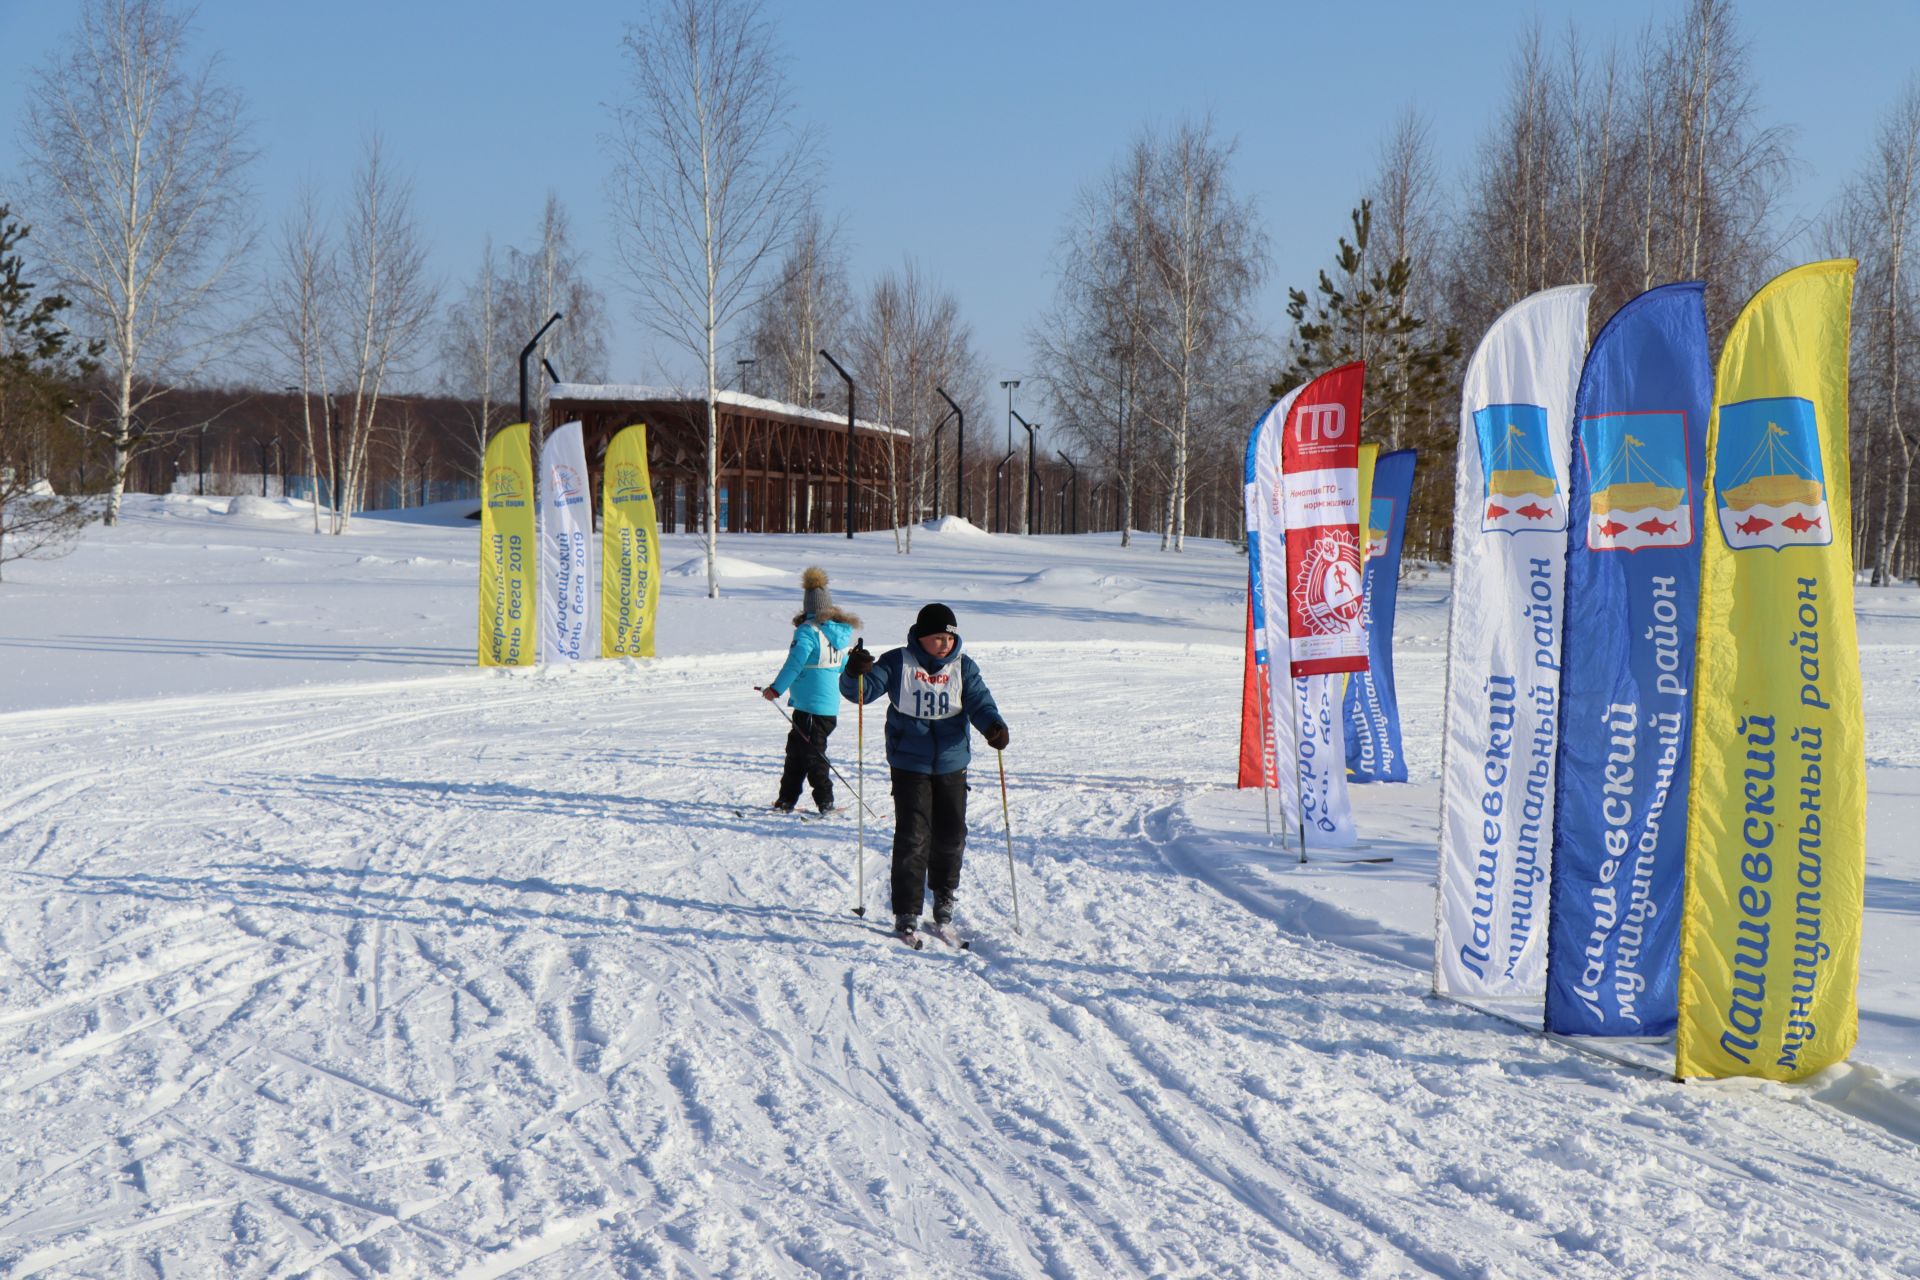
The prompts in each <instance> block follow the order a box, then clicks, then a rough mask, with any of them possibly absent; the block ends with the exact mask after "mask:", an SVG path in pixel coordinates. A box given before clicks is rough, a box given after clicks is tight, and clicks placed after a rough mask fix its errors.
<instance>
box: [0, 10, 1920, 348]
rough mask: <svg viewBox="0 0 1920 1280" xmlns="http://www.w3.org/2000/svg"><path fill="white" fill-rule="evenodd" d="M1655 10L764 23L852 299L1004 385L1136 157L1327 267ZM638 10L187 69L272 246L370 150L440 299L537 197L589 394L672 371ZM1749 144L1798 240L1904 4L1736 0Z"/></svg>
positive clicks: (247, 33)
mask: <svg viewBox="0 0 1920 1280" xmlns="http://www.w3.org/2000/svg"><path fill="white" fill-rule="evenodd" d="M1676 8H1677V5H1676V4H1675V3H1673V2H1672V0H1662V2H1653V0H1619V2H1618V3H1615V4H1612V5H1608V6H1596V5H1581V4H1574V3H1564V2H1561V0H1540V2H1539V3H1501V2H1493V0H1476V2H1471V3H1458V2H1457V3H1452V4H1433V3H1430V2H1429V3H1410V2H1402V0H1388V2H1386V3H1376V4H1373V5H1369V6H1364V7H1363V6H1359V5H1352V6H1338V7H1336V6H1331V5H1305V4H1282V3H1267V4H1195V5H1184V6H1175V5H1170V4H1166V3H1138V4H1136V3H1109V4H1093V3H1053V4H1033V3H1027V4H1014V3H1000V2H998V0H986V2H976V3H972V4H968V5H925V4H923V5H908V4H901V3H892V4H885V3H866V2H864V0H846V2H843V3H839V4H835V5H831V6H829V5H824V4H801V3H786V4H780V3H774V4H770V5H769V13H771V14H772V15H773V17H774V19H775V21H776V22H777V23H778V25H779V38H780V41H781V43H782V45H783V46H784V48H785V50H786V52H787V55H788V57H789V67H788V70H789V73H790V76H791V79H792V82H793V85H794V89H795V96H796V98H797V102H798V108H799V111H800V113H801V114H802V115H803V116H804V117H805V118H806V119H807V120H808V121H810V122H812V123H813V124H814V125H815V126H816V127H817V128H818V129H819V131H820V133H821V135H822V137H823V139H824V141H825V144H826V154H827V158H828V166H827V171H826V184H825V192H824V196H823V200H822V203H823V207H824V208H825V209H826V210H827V211H828V213H829V214H830V215H837V216H839V217H841V218H842V219H843V220H844V234H845V237H846V243H847V246H848V248H849V250H850V257H851V263H852V267H853V275H854V283H855V287H856V288H858V287H860V286H861V284H862V283H863V282H865V281H866V280H868V279H870V278H871V277H872V275H873V274H874V273H875V272H877V271H878V270H881V269H883V268H884V267H886V266H887V265H889V264H895V263H898V262H900V261H901V260H902V259H903V258H904V257H906V256H907V255H912V256H913V257H915V258H917V259H918V260H919V262H920V264H921V266H922V267H923V269H924V270H926V271H927V272H928V273H929V274H930V275H931V276H932V277H933V278H934V279H936V280H938V281H939V282H941V283H943V284H945V285H946V286H947V287H949V288H951V289H952V290H953V291H954V292H955V293H956V294H957V295H958V297H959V299H960V301H961V305H962V307H963V309H964V310H965V313H966V315H967V317H968V318H969V320H970V321H971V323H972V324H973V326H974V331H975V335H976V338H977V340H978V343H979V346H980V348H981V350H982V352H983V354H984V355H985V356H986V358H987V360H988V362H989V364H990V367H991V369H992V370H993V373H994V376H995V377H996V378H997V377H1005V376H1019V374H1020V373H1022V372H1023V371H1024V366H1025V364H1026V340H1025V334H1026V331H1027V328H1028V326H1029V325H1030V324H1031V322H1032V321H1033V319H1034V317H1035V316H1036V315H1037V314H1038V313H1039V312H1040V311H1041V309H1042V308H1043V307H1044V306H1045V305H1046V303H1047V300H1048V297H1049V293H1050V289H1051V281H1050V278H1049V269H1050V265H1051V261H1052V255H1053V251H1054V246H1055V244H1056V242H1057V240H1058V237H1059V233H1060V229H1061V226H1062V221H1063V218H1064V217H1065V215H1066V212H1067V210H1068V209H1069V207H1070V206H1071V203H1072V200H1073V197H1074V193H1075V191H1076V190H1077V189H1078V188H1079V186H1080V185H1081V184H1082V183H1084V182H1086V181H1087V180H1088V179H1090V178H1092V177H1094V176H1096V175H1097V174H1099V173H1100V172H1101V171H1102V170H1103V169H1104V168H1105V167H1106V166H1107V165H1108V164H1109V163H1110V162H1111V160H1112V159H1113V158H1114V157H1115V156H1116V155H1117V154H1118V153H1119V151H1120V150H1121V148H1123V147H1124V146H1125V145H1126V143H1127V142H1128V140H1129V139H1130V138H1131V137H1132V136H1133V134H1134V133H1135V132H1136V131H1137V130H1138V129H1139V127H1140V126H1141V125H1143V124H1146V123H1150V122H1153V123H1164V122H1168V121H1172V120H1176V119H1179V118H1181V117H1183V116H1197V115H1202V114H1210V115H1211V116H1212V118H1213V120H1214V121H1215V123H1216V126H1217V127H1218V129H1219V131H1220V132H1221V133H1222V134H1223V135H1225V136H1228V137H1231V138H1233V139H1235V140H1236V142H1237V144H1238V159H1237V166H1238V176H1239V182H1240V185H1241V187H1242V189H1243V190H1244V191H1246V192H1247V193H1249V194H1251V195H1254V196H1256V197H1257V198H1258V199H1259V200H1260V202H1261V204H1262V207H1263V210H1264V211H1265V222H1266V226H1267V230H1268V233H1269V235H1270V236H1271V238H1272V247H1273V259H1274V268H1275V271H1274V280H1273V283H1272V285H1271V286H1270V288H1269V290H1268V293H1267V298H1266V306H1267V309H1268V311H1269V314H1268V316H1267V317H1266V319H1267V321H1268V323H1269V325H1270V327H1272V328H1273V329H1275V330H1279V329H1281V328H1282V327H1283V326H1284V321H1285V315H1284V300H1285V286H1286V285H1288V284H1304V283H1307V282H1309V281H1310V280H1311V279H1312V278H1313V273H1314V272H1315V271H1316V270H1317V269H1318V268H1319V266H1320V264H1321V263H1322V262H1323V261H1325V260H1326V259H1327V258H1328V256H1329V252H1330V249H1331V247H1332V244H1333V239H1334V237H1335V236H1336V235H1337V234H1339V232H1340V231H1341V230H1343V229H1344V227H1345V217H1346V211H1347V210H1348V209H1349V208H1350V207H1351V205H1352V204H1353V202H1354V199H1355V196H1356V193H1357V191H1358V188H1359V187H1360V185H1361V184H1362V183H1363V182H1364V181H1365V180H1366V178H1367V176H1368V175H1369V174H1370V173H1371V172H1372V170H1373V168H1374V164H1375V160H1376V156H1377V150H1378V147H1379V144H1380V141H1381V138H1382V136H1383V134H1384V133H1385V132H1386V130H1387V129H1388V128H1389V127H1390V125H1391V124H1392V122H1393V120H1394V119H1395V117H1396V116H1397V115H1398V113H1399V112H1400V111H1401V110H1402V109H1403V108H1404V107H1407V106H1413V107H1416V108H1418V109H1419V110H1421V111H1424V112H1426V113H1427V114H1428V115H1429V116H1430V117H1431V118H1432V121H1433V126H1434V137H1435V141H1436V143H1437V150H1438V158H1439V160H1440V163H1441V165H1442V168H1443V171H1444V172H1445V173H1446V174H1447V175H1448V181H1453V180H1454V179H1455V175H1457V174H1458V173H1459V172H1461V171H1462V169H1463V168H1464V166H1465V164H1466V162H1467V161H1468V160H1469V159H1470V158H1471V156H1472V153H1473V148H1474V145H1475V143H1476V141H1477V140H1478V138H1479V136H1480V134H1481V132H1482V131H1483V130H1484V129H1485V128H1486V127H1487V125H1488V123H1489V122H1490V120H1491V118H1492V116H1493V114H1494V113H1495V111H1497V109H1498V106H1499V103H1500V101H1501V99H1502V96H1503V94H1504V87H1505V83H1504V82H1505V77H1506V75H1507V73H1508V70H1509V67H1510V65H1511V60H1512V53H1513V48H1514V43H1515V38H1516V36H1517V34H1518V32H1519V31H1520V29H1521V28H1522V27H1523V25H1524V24H1525V23H1527V22H1528V21H1530V20H1532V19H1533V18H1534V17H1535V16H1537V17H1538V18H1539V19H1540V20H1541V22H1542V23H1543V24H1544V26H1545V28H1546V30H1547V33H1548V35H1549V37H1550V38H1555V39H1557V38H1559V36H1560V35H1561V33H1563V32H1564V30H1565V27H1566V24H1567V21H1568V19H1569V18H1570V17H1574V18H1577V20H1578V21H1579V23H1580V26H1581V29H1582V30H1583V32H1585V33H1586V35H1587V36H1588V37H1589V41H1590V43H1592V44H1594V45H1596V46H1597V45H1604V43H1605V42H1607V41H1608V40H1613V39H1617V40H1619V41H1620V42H1621V43H1622V45H1623V46H1627V47H1630V46H1631V44H1632V42H1633V39H1634V37H1635V35H1636V34H1637V33H1638V32H1639V31H1640V29H1641V28H1642V27H1644V26H1645V25H1646V23H1647V22H1648V20H1649V19H1655V20H1658V21H1661V22H1664V21H1666V20H1667V18H1668V17H1669V15H1670V14H1671V13H1672V12H1674V10H1675V9H1676ZM74 9H75V6H74V5H72V4H71V3H68V2H67V0H57V2H56V0H0V198H5V197H4V193H5V192H6V191H8V190H9V189H10V188H11V186H12V185H13V180H14V179H15V178H16V177H17V175H18V173H19V171H20V155H19V149H18V145H19V144H18V120H19V116H20V112H21V109H22V101H23V94H24V79H25V73H26V72H28V71H29V70H30V69H31V68H33V67H35V66H37V65H39V64H40V63H41V62H42V61H44V60H45V59H46V57H47V56H48V54H49V53H50V52H51V51H52V50H54V49H55V48H56V47H57V46H58V45H59V44H60V43H61V41H62V40H63V39H64V37H65V35H66V32H67V31H68V30H69V28H70V25H71V23H72V20H73V13H74ZM643 9H644V6H642V5H641V4H638V3H632V2H629V3H614V2H613V0H570V2H569V3H567V4H564V5H555V6H551V7H549V8H547V9H546V10H545V11H544V12H543V11H542V9H541V7H540V6H535V5H529V4H525V3H514V4H509V3H502V2H498V0H469V2H465V3H457V4H456V3H429V2H427V0H384V2H382V3H374V2H373V0H328V2H327V3H325V4H314V5H295V4H290V3H284V2H276V0H267V2H265V3H263V2H262V0H204V2H203V3H202V4H201V5H200V6H199V10H198V31H199V45H200V47H201V48H202V49H204V50H206V51H214V50H218V51H219V52H220V54H221V55H222V57H223V59H224V62H225V74H226V76H227V77H228V79H229V82H230V83H232V84H234V85H235V86H236V87H238V88H239V89H241V90H242V91H243V92H244V93H245V94H246V96H247V99H248V101H249V103H250V108H251V112H252V117H253V120H254V124H255V130H256V131H255V135H254V136H255V141H256V143H257V144H258V145H259V146H260V147H261V149H262V152H263V154H262V159H261V162H260V164H259V166H258V168H257V170H256V171H255V173H254V185H255V187H256V189H257V192H258V196H259V199H260V207H261V212H262V215H263V218H264V220H265V221H266V223H267V224H268V225H269V226H271V225H273V224H274V223H275V222H277V220H278V217H279V214H280V213H281V212H282V211H283V209H284V208H285V206H286V204H287V202H288V201H289V200H290V199H291V197H292V195H293V194H294V192H295V191H296V189H297V188H298V186H299V184H300V183H301V181H302V180H303V179H306V178H311V179H312V180H314V181H315V182H317V183H319V184H320V185H322V186H323V187H324V186H327V185H329V184H332V185H337V186H342V187H344V185H345V183H346V182H347V181H348V179H349V177H350V175H351V173H352V170H353V166H354V164H355V163H356V160H357V157H358V154H359V149H360V145H361V141H362V139H363V138H364V137H365V135H366V134H367V133H368V132H369V131H371V130H375V129H377V130H379V131H381V132H382V133H383V134H384V135H385V137H386V138H387V141H388V143H389V146H390V154H391V155H392V156H394V157H395V158H396V159H398V160H400V161H401V162H402V163H403V164H405V165H406V166H408V167H409V168H410V169H411V172H412V176H413V179H414V183H415V194H416V199H417V210H418V214H419V217H420V219H421V222H422V223H423V225H424V226H425V227H426V229H427V231H428V234H429V238H430V240H431V242H432V244H433V247H434V248H433V264H434V266H435V268H436V270H437V271H438V272H439V273H440V274H441V276H442V277H443V278H444V279H445V280H446V281H447V282H448V283H449V285H451V284H453V283H455V282H457V281H460V280H462V279H464V278H465V277H466V276H468V275H469V274H470V273H471V271H472V270H473V268H474V267H475V265H476V264H477V259H478V254H479V250H480V246H481V243H482V241H483V239H484V238H485V237H486V236H487V235H488V234H489V233H491V234H492V235H493V237H494V238H495V240H496V242H498V243H501V244H507V243H525V242H526V241H527V240H528V239H529V237H530V236H531V233H532V231H533V229H534V226H535V221H536V218H537V216H538V213H539V209H540V206H541V203H542V202H543V201H544V199H545V197H546V193H547V192H548V191H549V190H557V191H559V192H560V194H561V196H562V197H563V199H565V200H566V202H567V204H568V205H569V207H570V209H571V211H572V213H573V217H574V221H575V226H576V230H577V231H578V232H579V233H580V235H581V238H582V240H583V242H584V243H585V245H586V247H587V248H588V250H589V253H590V254H591V256H592V259H593V262H594V264H595V265H596V267H597V268H598V272H599V277H600V282H601V284H602V287H603V288H604V290H605V292H606V294H607V297H608V302H609V308H608V309H609V312H610V313H611V315H612V317H613V334H612V337H613V342H612V366H613V367H612V372H613V374H614V376H616V377H619V378H635V379H640V378H645V379H653V378H657V377H659V376H661V375H662V372H663V362H664V364H665V366H666V370H667V371H668V372H678V371H681V370H684V369H685V367H686V362H685V360H684V358H683V357H681V356H679V355H677V354H675V353H674V352H673V351H672V349H670V348H666V347H662V346H661V345H660V344H659V343H657V342H656V340H655V339H654V338H652V336H651V335H650V334H649V333H648V332H647V331H646V330H645V329H644V328H643V326H642V325H641V324H640V323H639V322H638V321H637V320H635V319H634V318H633V315H632V301H633V295H632V292H631V290H630V289H629V287H628V286H627V285H626V284H625V283H624V281H623V280H622V278H621V274H620V271H619V268H618V266H617V264H616V263H615V261H614V258H613V254H612V252H611V248H610V239H611V236H610V228H609V222H608V205H607V202H606V199H605V197H604V188H603V175H604V173H605V170H606V164H607V158H606V151H605V149H604V147H603V145H602V138H603V135H604V134H605V132H606V130H607V127H608V117H607V111H606V104H607V103H609V102H611V101H613V100H614V99H615V98H616V97H618V96H619V95H620V94H621V93H622V92H623V88H624V76H625V68H624V66H623V62H622V58H621V53H620V47H619V42H620V35H621V32H622V30H623V27H624V24H625V23H626V22H628V21H629V20H631V19H633V18H634V17H636V16H638V15H639V14H640V13H642V12H643ZM1740 13H1741V18H1742V22H1743V25H1744V30H1745V32H1746V34H1747V35H1748V37H1749V38H1750V40H1751V43H1752V58H1753V65H1754V69H1755V71H1756V74H1757V78H1758V80H1759V82H1760V96H1761V106H1762V111H1763V115H1764V117H1765V119H1766V120H1768V121H1769V122H1774V123H1781V124H1785V125H1788V126H1790V127H1792V129H1793V130H1794V142H1793V149H1794V153H1795V155H1796V156H1797V157H1798V159H1799V162H1800V163H1799V168H1798V171H1797V173H1796V176H1795V179H1794V181H1793V184H1792V187H1791V189H1790V191H1789V192H1788V193H1787V199H1786V200H1785V201H1784V204H1783V208H1784V209H1785V211H1786V212H1787V214H1788V215H1789V216H1790V217H1795V218H1806V217H1811V216H1814V215H1817V214H1818V212H1819V210H1820V209H1821V207H1822V206H1823V205H1824V204H1825V202H1826V201H1827V200H1828V199H1829V198H1830V197H1831V195H1832V194H1833V192H1834V191H1835V189H1836V188H1837V187H1838V186H1839V185H1840V184H1841V183H1842V182H1844V181H1845V180H1846V178H1847V176H1848V175H1849V174H1850V173H1852V172H1853V171H1854V169H1855V168H1856V167H1857V166H1858V165H1859V164H1860V162H1861V161H1862V159H1863V158H1864V156H1865V155H1866V152H1867V148H1868V146H1869V144H1870V141H1871V135H1872V131H1873V129H1874V127H1875V124H1876V121H1877V120H1878V118H1879V116H1880V115H1881V114H1882V113H1883V112H1884V111H1885V110H1886V109H1887V108H1888V107H1889V106H1890V105H1891V103H1892V102H1893V99H1894V98H1895V96H1896V95H1897V94H1898V93H1899V92H1900V90H1901V88H1902V87H1903V86H1904V84H1905V83H1906V81H1907V79H1908V77H1909V76H1911V75H1912V74H1913V72H1914V68H1915V66H1916V59H1917V58H1920V55H1917V54H1916V50H1920V5H1915V4H1912V3H1905V2H1894V0H1888V2H1887V3H1880V4H1847V3H1828V4H1821V5H1817V6H1816V5H1807V4H1805V3H1797V4H1796V3H1787V2H1786V0H1747V2H1745V3H1742V4H1741V5H1740Z"/></svg>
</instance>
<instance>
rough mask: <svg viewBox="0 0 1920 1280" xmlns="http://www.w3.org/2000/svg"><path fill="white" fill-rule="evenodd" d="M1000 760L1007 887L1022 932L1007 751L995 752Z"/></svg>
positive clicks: (1015, 923)
mask: <svg viewBox="0 0 1920 1280" xmlns="http://www.w3.org/2000/svg"><path fill="white" fill-rule="evenodd" d="M993 754H994V755H995V756H996V757H998V758H999V761H1000V825H1001V827H1002V828H1004V829H1005V831H1006V833H1007V887H1008V888H1010V889H1011V890H1012V891H1013V931H1014V932H1015V933H1019V932H1020V881H1019V879H1018V878H1017V877H1015V875H1014V874H1013V816H1012V814H1011V811H1010V810H1009V809H1008V808H1007V753H1006V752H1004V751H996V752H994V753H993Z"/></svg>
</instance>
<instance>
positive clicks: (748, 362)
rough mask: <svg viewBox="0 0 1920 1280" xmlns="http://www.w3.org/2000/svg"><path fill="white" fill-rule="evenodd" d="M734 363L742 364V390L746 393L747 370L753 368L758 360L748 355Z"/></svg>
mask: <svg viewBox="0 0 1920 1280" xmlns="http://www.w3.org/2000/svg"><path fill="white" fill-rule="evenodd" d="M734 363H735V364H737V365H739V366H740V390H741V392H742V393H743V394H744V393H745V392H746V390H747V370H749V369H751V368H753V366H754V365H755V364H757V363H758V361H756V360H754V359H753V357H751V356H747V357H743V358H742V359H739V360H735V361H734Z"/></svg>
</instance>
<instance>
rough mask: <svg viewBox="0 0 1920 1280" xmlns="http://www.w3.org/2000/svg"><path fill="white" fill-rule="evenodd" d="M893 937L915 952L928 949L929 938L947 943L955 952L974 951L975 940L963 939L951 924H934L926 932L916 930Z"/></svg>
mask: <svg viewBox="0 0 1920 1280" xmlns="http://www.w3.org/2000/svg"><path fill="white" fill-rule="evenodd" d="M893 936H894V937H896V938H898V939H900V941H901V942H903V943H905V944H906V945H907V946H908V947H910V948H911V949H913V950H915V951H920V950H922V949H924V948H925V947H926V945H927V944H926V938H927V937H929V936H931V937H935V938H938V939H940V941H942V942H944V943H946V944H947V945H948V946H950V947H952V948H953V949H954V950H955V951H971V950H973V940H972V939H971V938H963V937H961V936H960V931H959V930H958V929H956V928H954V927H953V926H952V925H950V924H933V925H929V926H928V927H927V928H926V929H924V930H915V931H914V932H912V933H896V934H894V935H893Z"/></svg>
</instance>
